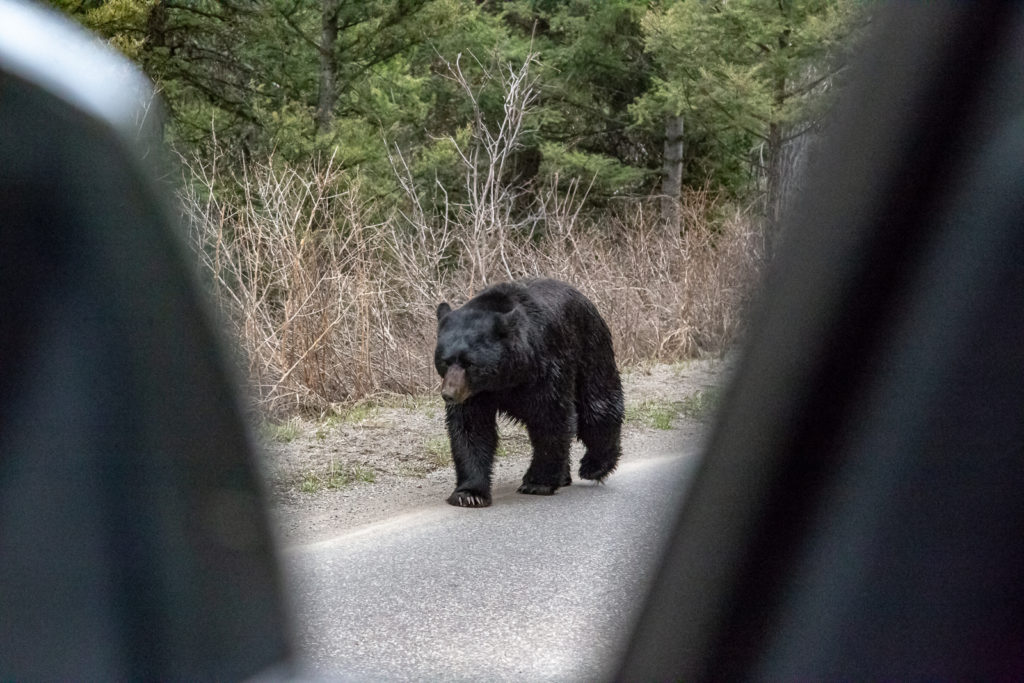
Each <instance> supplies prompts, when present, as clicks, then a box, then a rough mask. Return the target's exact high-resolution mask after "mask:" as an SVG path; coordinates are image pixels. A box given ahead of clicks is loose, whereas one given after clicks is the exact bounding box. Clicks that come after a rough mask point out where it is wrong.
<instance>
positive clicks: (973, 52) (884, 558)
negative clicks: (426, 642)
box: [619, 2, 1024, 681]
mask: <svg viewBox="0 0 1024 683" xmlns="http://www.w3.org/2000/svg"><path fill="white" fill-rule="evenodd" d="M875 11H877V16H876V17H875V22H874V23H875V26H874V27H873V28H874V35H873V36H872V37H871V39H870V40H869V41H868V43H867V45H865V46H863V48H862V49H861V58H862V59H861V61H862V63H861V65H860V68H859V71H857V72H856V73H854V75H853V86H851V87H850V88H849V89H848V91H846V92H845V93H844V95H843V98H842V104H841V110H840V111H839V113H838V117H837V123H836V125H835V127H834V129H833V130H832V131H831V133H830V138H829V140H828V144H827V145H826V146H825V147H824V150H823V151H824V155H823V156H822V158H821V159H820V160H819V161H820V163H819V164H818V165H817V168H816V169H815V172H814V174H813V175H812V176H811V178H810V182H809V183H808V188H807V191H806V192H805V193H804V196H803V197H802V198H801V200H800V204H801V205H802V206H800V207H799V210H798V211H796V213H795V214H794V215H793V216H791V217H790V219H789V220H788V221H786V222H788V223H789V225H788V226H786V232H785V233H784V234H783V243H782V246H781V248H780V251H779V254H778V257H777V260H776V261H775V263H773V267H772V271H771V273H770V277H769V280H768V283H767V287H766V290H765V292H764V295H763V302H762V305H761V307H760V309H759V310H758V311H757V314H756V315H755V316H754V317H753V318H752V320H751V325H750V332H749V337H748V339H747V343H746V345H745V349H744V351H743V354H742V358H741V361H740V363H739V367H738V368H737V372H736V376H735V378H734V381H733V383H732V386H731V387H730V389H729V390H728V392H727V394H726V397H725V400H724V401H723V405H722V408H721V411H720V414H719V416H718V421H717V424H716V427H715V429H714V433H713V435H712V437H711V440H710V443H709V446H708V449H707V453H706V454H705V457H704V460H703V462H702V464H701V468H700V470H699V471H698V473H697V476H696V477H695V480H694V484H693V486H692V488H691V490H690V492H689V494H688V497H687V498H686V500H685V502H684V506H683V507H684V509H683V510H682V514H681V516H680V519H679V523H678V526H677V528H676V531H675V537H674V539H673V541H672V542H671V544H670V547H669V549H668V551H667V553H666V557H665V562H664V565H663V567H662V568H661V572H660V574H659V575H658V578H657V580H656V582H655V585H654V588H653V590H652V594H651V596H650V597H649V600H648V603H647V607H646V610H645V612H644V614H643V616H642V618H641V621H640V624H639V626H638V628H637V630H636V632H635V634H634V638H633V643H632V649H631V651H630V653H629V654H628V656H627V657H626V660H625V662H624V664H623V667H622V669H621V670H620V672H619V676H620V678H621V679H622V680H628V681H646V680H651V681H654V680H657V681H668V680H680V681H702V680H777V681H786V680H855V681H857V680H1022V679H1024V619H1022V617H1024V581H1022V580H1021V577H1024V49H1022V48H1021V46H1024V5H1021V4H1018V3H970V4H968V3H957V2H929V3H893V4H891V5H886V6H884V7H877V8H875Z"/></svg>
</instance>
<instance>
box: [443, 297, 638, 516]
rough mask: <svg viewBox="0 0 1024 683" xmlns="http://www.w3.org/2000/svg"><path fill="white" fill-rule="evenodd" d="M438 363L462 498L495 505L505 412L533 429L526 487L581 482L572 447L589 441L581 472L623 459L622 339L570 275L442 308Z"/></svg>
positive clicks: (458, 499)
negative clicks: (615, 342) (618, 352)
mask: <svg viewBox="0 0 1024 683" xmlns="http://www.w3.org/2000/svg"><path fill="white" fill-rule="evenodd" d="M434 366H435V367H436V368H437V372H438V374H439V375H441V377H442V378H443V380H442V385H441V395H442V396H443V397H444V400H445V422H446V424H447V427H448V438H449V439H450V441H451V449H452V459H453V460H454V461H455V476H456V486H455V491H454V492H453V493H452V495H451V496H449V497H448V502H449V503H451V504H452V505H458V506H462V507H485V506H487V505H490V504H491V468H492V465H493V462H494V452H495V449H496V448H497V445H498V428H497V414H498V412H499V411H500V412H502V413H504V414H506V415H508V416H510V417H511V418H513V419H514V420H518V421H519V422H521V423H522V424H524V425H525V426H526V431H527V433H528V434H529V436H530V443H531V445H532V446H533V460H532V461H531V463H530V467H529V469H528V470H527V471H526V474H525V475H524V476H523V484H522V486H520V487H519V492H520V493H532V494H539V495H550V494H552V493H554V492H555V490H556V489H558V487H560V486H568V485H569V484H571V483H572V478H571V477H570V475H569V447H570V445H571V444H572V440H573V438H574V437H578V438H579V439H580V440H581V441H582V442H583V444H584V445H585V446H586V448H587V450H586V454H585V455H584V456H583V460H582V461H581V462H580V471H579V474H580V477H582V478H583V479H592V480H596V481H601V480H602V479H604V477H606V476H608V474H609V473H611V471H612V470H614V469H615V465H616V463H617V462H618V460H619V454H620V452H621V448H620V445H619V433H620V430H621V428H622V417H623V399H622V384H621V382H620V381H619V371H618V369H617V368H616V367H615V355H614V353H613V351H612V337H611V333H610V332H609V331H608V326H607V325H606V324H605V322H604V320H602V319H601V315H600V314H599V313H598V312H597V308H595V307H594V304H592V303H591V302H590V300H589V299H587V298H586V297H585V296H583V295H582V294H580V293H579V292H578V291H577V290H575V289H573V288H572V287H570V286H569V285H567V284H565V283H563V282H557V281H555V280H526V281H523V282H506V283H501V284H497V285H494V286H492V287H488V288H487V289H485V290H483V291H482V292H480V293H479V294H478V295H477V296H475V297H473V298H472V299H470V300H469V301H468V302H467V303H466V304H465V305H464V306H462V307H461V308H457V309H455V310H452V307H451V306H449V305H448V303H447V302H445V303H441V304H440V305H438V307H437V348H436V350H435V351H434Z"/></svg>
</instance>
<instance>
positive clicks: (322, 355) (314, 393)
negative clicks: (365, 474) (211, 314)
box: [181, 59, 764, 416]
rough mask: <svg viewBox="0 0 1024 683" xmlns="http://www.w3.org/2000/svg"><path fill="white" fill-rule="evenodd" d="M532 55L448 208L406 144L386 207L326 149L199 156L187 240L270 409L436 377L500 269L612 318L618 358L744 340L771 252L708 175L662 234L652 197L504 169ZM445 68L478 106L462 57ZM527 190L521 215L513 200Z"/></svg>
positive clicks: (412, 386)
mask: <svg viewBox="0 0 1024 683" xmlns="http://www.w3.org/2000/svg"><path fill="white" fill-rule="evenodd" d="M530 63H531V59H527V60H526V62H525V63H524V65H523V66H522V67H521V68H520V69H512V68H510V67H505V68H503V69H502V70H500V71H499V72H498V73H500V74H501V75H500V78H501V83H502V85H503V87H504V88H505V93H506V107H505V114H504V119H503V120H501V121H499V122H497V124H496V129H495V130H491V129H489V128H488V126H487V124H486V123H485V121H484V120H483V117H482V116H481V115H479V111H478V112H477V113H478V115H477V117H476V121H475V128H474V130H473V131H472V135H471V136H470V141H469V143H468V146H466V147H465V148H463V147H458V146H457V147H456V148H457V150H458V153H459V158H460V159H461V160H462V163H463V164H464V166H465V168H464V170H465V173H464V179H465V181H464V182H465V184H466V187H465V190H466V192H465V193H464V195H463V196H465V197H468V199H467V200H466V201H465V203H464V204H457V205H448V206H444V207H443V208H442V210H440V211H439V212H438V213H437V215H428V214H427V212H425V211H424V209H423V207H422V204H421V202H420V200H419V191H418V188H416V187H415V183H414V181H413V178H412V174H411V173H410V172H409V168H408V166H407V164H406V160H405V159H404V157H403V156H402V154H401V153H400V151H399V150H397V149H395V150H394V151H393V153H392V165H393V167H394V169H395V172H396V176H397V177H398V180H399V185H400V186H401V187H402V188H403V190H404V191H405V195H406V196H405V201H403V202H401V203H398V204H396V205H395V206H389V207H382V206H378V205H375V204H374V203H373V201H371V200H369V199H367V198H366V197H368V196H370V194H369V193H365V192H363V191H362V190H361V188H360V185H359V182H358V179H357V178H355V177H352V176H351V175H349V174H346V173H345V172H344V171H342V170H340V169H339V168H337V167H336V166H335V165H334V164H333V163H331V162H330V161H328V162H324V163H321V164H311V165H309V166H308V167H306V168H294V167H289V166H283V165H279V164H275V163H273V160H271V161H269V162H267V163H264V164H254V165H250V166H248V167H247V168H244V169H243V170H242V171H241V173H240V176H239V177H225V176H224V174H223V173H221V172H219V171H218V169H217V166H216V160H214V162H212V163H207V164H202V163H200V162H193V163H191V164H189V165H188V174H187V178H186V183H185V188H184V189H183V191H182V193H181V200H182V206H183V207H184V209H183V210H184V213H185V217H186V221H187V223H188V225H189V226H190V233H191V238H192V244H193V246H194V248H195V251H196V254H197V255H198V258H199V260H200V263H201V265H202V271H203V272H204V273H205V274H206V276H207V278H208V279H209V281H210V282H211V283H212V287H213V289H214V292H215V295H216V298H217V301H218V302H219V304H220V306H221V308H222V310H223V312H224V314H225V317H226V319H227V320H228V321H230V324H231V326H232V329H233V333H234V334H235V336H236V337H237V339H238V340H239V344H240V346H241V349H242V351H243V352H244V357H245V358H246V359H247V362H248V373H249V377H250V378H251V382H252V386H253V392H254V394H255V396H256V399H257V401H258V403H259V405H260V407H261V408H262V409H263V410H264V411H265V412H267V413H269V414H272V415H277V416H283V415H288V414H292V413H295V412H300V411H307V412H309V411H314V412H326V411H330V410H333V409H336V408H337V407H338V404H341V403H346V402H351V401H354V400H359V399H364V398H368V397H375V396H379V395H381V394H386V393H400V394H406V393H419V392H424V391H429V390H432V389H434V388H436V385H437V382H438V380H437V378H436V376H435V373H434V370H433V362H432V356H433V346H434V334H435V328H436V323H435V318H434V311H435V308H436V306H437V304H438V302H440V301H441V300H449V301H451V302H453V303H456V304H458V303H460V302H463V301H465V300H466V299H468V298H469V297H470V296H471V295H472V294H473V293H474V291H475V290H477V289H479V288H480V287H482V286H483V285H485V284H488V283H492V282H496V281H501V280H508V279H515V278H524V277H553V278H557V279H560V280H564V281H566V282H569V283H571V284H573V285H575V286H576V287H578V288H579V289H580V290H581V291H583V292H584V293H585V294H586V295H587V296H589V297H590V298H591V299H592V300H593V301H594V303H595V304H596V305H597V307H598V309H599V310H600V311H601V312H602V314H603V315H604V317H605V319H606V320H607V322H608V324H609V327H610V328H611V330H612V334H613V339H614V343H615V348H616V353H617V356H618V358H619V361H620V363H622V364H632V363H636V362H639V361H644V360H663V361H667V360H677V359H682V358H686V357H690V356H695V355H699V354H703V353H708V352H717V351H722V350H723V349H724V348H726V347H727V346H728V345H729V343H730V342H731V341H732V340H733V339H734V338H735V336H736V334H737V332H738V330H739V328H740V321H741V315H742V310H743V307H744V304H745V301H746V299H747V297H748V295H749V293H750V291H751V287H752V285H753V283H754V282H755V281H756V279H757V275H758V272H759V270H760V266H761V263H762V261H763V258H764V256H763V251H762V249H761V245H762V240H761V237H760V234H759V233H758V232H757V230H756V229H755V228H754V226H755V225H756V221H754V220H750V219H748V217H747V216H746V215H744V214H743V213H741V212H738V211H733V212H731V213H728V212H726V210H725V208H724V207H723V206H720V205H719V204H720V202H719V199H718V197H717V196H716V195H715V194H714V193H712V192H711V191H710V190H708V189H706V188H705V189H703V190H698V191H689V192H687V193H684V195H683V197H682V199H681V205H680V214H679V215H680V216H681V220H682V225H683V229H682V230H680V231H671V232H667V231H666V230H665V229H664V221H663V220H662V217H661V215H660V209H659V208H658V206H659V205H658V203H657V202H656V201H655V200H644V199H628V200H622V201H621V202H620V203H619V204H618V205H617V206H616V207H615V208H613V209H610V210H606V211H604V212H602V213H601V214H600V215H591V214H584V213H583V212H582V207H583V205H584V202H583V195H585V192H581V191H580V190H579V186H578V185H577V184H575V183H570V185H569V187H570V189H569V191H568V192H562V193H559V192H557V191H556V190H555V189H553V188H552V187H549V188H539V189H537V188H534V189H533V190H532V192H531V193H530V194H529V195H526V194H524V193H526V192H527V191H528V190H527V188H522V187H510V186H509V185H508V184H507V183H508V181H507V179H506V175H507V174H506V173H505V167H506V164H507V161H508V158H509V154H510V152H511V150H513V149H514V148H515V146H516V145H517V144H518V137H519V134H520V131H521V130H522V125H523V119H524V115H525V113H526V111H527V110H528V108H529V106H530V103H531V102H532V101H533V92H532V86H531V84H530V80H529V66H530ZM449 71H450V74H451V77H452V78H453V79H455V80H456V81H457V82H459V83H460V84H461V85H463V87H464V90H465V92H466V95H467V97H469V98H470V99H471V101H472V103H473V105H474V107H475V106H476V101H475V99H473V98H474V97H475V95H474V93H473V90H472V89H471V88H470V87H469V85H468V84H467V83H466V80H465V78H464V76H463V75H462V71H461V68H460V67H459V62H458V60H456V62H455V63H454V64H452V65H450V69H449ZM452 142H453V143H454V141H452ZM555 185H557V183H555ZM441 189H442V190H443V189H444V188H441ZM524 196H525V197H527V198H529V199H531V200H532V209H531V210H530V211H529V212H528V215H527V216H526V217H523V216H522V215H521V212H520V214H517V213H516V211H515V210H514V206H515V205H516V204H517V203H518V204H519V205H522V202H521V200H522V199H523V198H524ZM722 216H725V218H722Z"/></svg>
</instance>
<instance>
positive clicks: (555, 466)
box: [519, 417, 572, 496]
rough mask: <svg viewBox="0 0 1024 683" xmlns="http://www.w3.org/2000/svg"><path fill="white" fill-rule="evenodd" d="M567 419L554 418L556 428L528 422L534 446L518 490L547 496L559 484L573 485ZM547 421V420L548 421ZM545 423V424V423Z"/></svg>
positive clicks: (557, 487)
mask: <svg viewBox="0 0 1024 683" xmlns="http://www.w3.org/2000/svg"><path fill="white" fill-rule="evenodd" d="M569 423H570V420H569V419H568V417H567V418H566V419H565V420H560V421H556V422H555V424H557V425H558V426H557V427H556V428H555V429H543V428H540V427H537V426H533V427H531V426H530V425H527V428H526V431H527V432H528V433H529V435H530V444H531V445H532V446H533V460H531V461H530V468H529V469H528V470H526V474H525V475H523V483H522V485H521V486H520V487H519V493H528V494H531V495H536V496H550V495H551V494H553V493H554V492H555V491H557V490H558V489H559V488H560V487H562V486H569V485H570V484H572V477H571V476H570V474H569V447H570V446H571V445H572V432H571V430H570V429H569ZM549 424H550V423H549ZM545 426H547V425H545Z"/></svg>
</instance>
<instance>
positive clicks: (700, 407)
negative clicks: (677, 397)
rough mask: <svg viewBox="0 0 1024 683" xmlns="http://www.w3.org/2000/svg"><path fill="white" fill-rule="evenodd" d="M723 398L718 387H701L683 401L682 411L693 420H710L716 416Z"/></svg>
mask: <svg viewBox="0 0 1024 683" xmlns="http://www.w3.org/2000/svg"><path fill="white" fill-rule="evenodd" d="M721 400H722V396H721V392H720V390H719V389H718V387H709V388H707V389H701V390H698V391H695V392H693V393H692V394H690V395H689V396H687V397H686V398H684V399H683V400H682V401H681V403H682V407H681V413H682V414H683V415H685V416H686V417H688V418H691V419H693V420H709V419H711V418H712V417H713V416H714V414H715V411H716V410H717V409H718V404H719V403H720V402H721Z"/></svg>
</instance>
